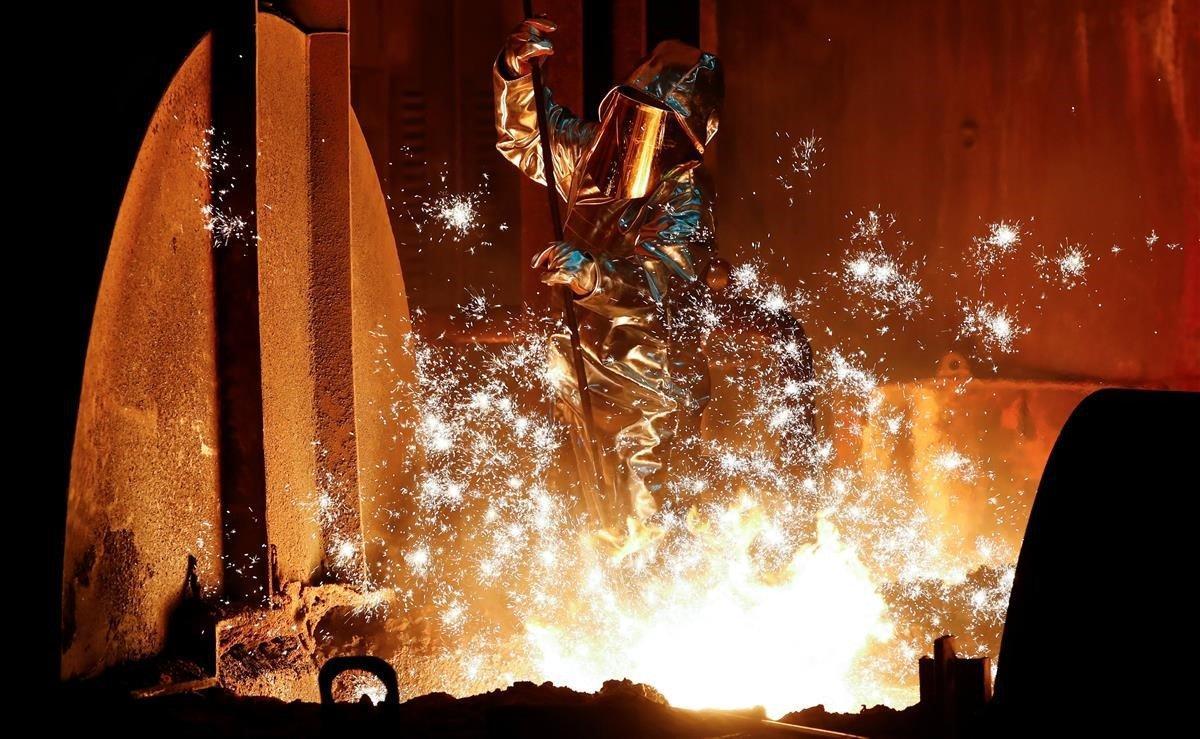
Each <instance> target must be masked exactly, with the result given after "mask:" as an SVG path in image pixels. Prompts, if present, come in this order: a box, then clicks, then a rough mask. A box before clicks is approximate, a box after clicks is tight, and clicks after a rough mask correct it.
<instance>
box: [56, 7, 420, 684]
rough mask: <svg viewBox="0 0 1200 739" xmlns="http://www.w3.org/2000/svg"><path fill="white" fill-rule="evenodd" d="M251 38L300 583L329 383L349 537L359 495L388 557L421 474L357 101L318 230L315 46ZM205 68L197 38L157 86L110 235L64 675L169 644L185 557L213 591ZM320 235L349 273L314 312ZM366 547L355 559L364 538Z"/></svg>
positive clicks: (283, 501)
mask: <svg viewBox="0 0 1200 739" xmlns="http://www.w3.org/2000/svg"><path fill="white" fill-rule="evenodd" d="M258 27H259V29H258V31H259V33H258V44H259V46H260V50H261V51H262V53H261V55H260V66H259V70H258V87H259V94H258V101H257V103H258V129H259V130H258V137H259V145H260V151H259V172H258V177H257V178H256V180H257V183H256V184H257V207H256V210H257V213H258V216H259V220H260V223H259V226H260V235H261V242H260V250H259V254H258V256H259V268H260V274H259V306H258V307H259V313H260V327H261V346H262V357H263V360H262V393H263V400H262V403H263V431H264V437H265V452H264V453H265V471H266V499H267V504H266V507H267V510H266V512H265V515H266V524H267V531H268V534H269V536H270V541H271V543H272V544H274V545H275V553H276V557H275V559H276V562H277V563H278V570H279V574H280V575H281V579H282V580H283V581H284V584H285V585H286V584H287V582H288V581H293V586H295V585H296V584H299V583H307V582H309V581H310V579H311V578H312V577H313V575H314V570H318V568H317V567H316V566H315V565H318V564H319V563H320V560H321V557H322V556H323V554H324V552H325V550H326V547H325V543H326V541H327V539H328V536H327V533H328V529H323V528H322V525H321V522H322V521H323V520H326V518H324V517H322V516H321V515H319V508H318V505H319V498H318V496H319V490H320V489H322V486H323V484H324V482H325V481H324V480H322V471H323V470H322V467H320V466H319V465H318V460H317V457H316V455H317V452H316V451H315V450H314V448H313V443H312V442H313V439H314V438H320V436H319V434H318V433H317V429H318V426H319V414H318V407H317V406H318V401H317V399H318V398H319V397H321V392H322V391H323V392H324V393H326V396H330V395H332V396H333V397H334V398H335V400H334V402H335V403H336V404H337V409H336V410H337V412H338V414H340V415H338V417H337V420H336V423H333V427H334V428H335V429H337V430H338V431H339V432H340V433H341V434H342V437H341V439H342V440H343V441H345V440H348V442H347V443H349V444H350V445H351V448H353V449H354V453H353V454H349V453H348V452H347V453H346V454H343V455H342V457H341V458H340V463H339V465H338V466H337V467H336V468H331V467H330V466H328V465H327V466H326V467H325V468H323V469H324V471H330V470H332V472H333V473H334V474H337V475H344V476H345V477H347V478H349V479H353V483H351V485H352V487H353V492H354V501H355V503H354V506H353V510H351V511H348V512H347V516H348V520H351V521H352V522H353V523H352V526H354V527H358V526H360V525H362V524H360V523H359V509H358V495H359V490H360V488H361V490H362V491H363V496H362V497H363V510H365V511H366V512H367V514H366V516H364V517H366V518H369V519H370V520H371V522H372V523H370V524H368V525H367V527H368V529H369V531H370V533H371V536H372V537H373V538H372V544H371V550H370V551H368V555H369V556H372V557H373V558H374V561H376V562H378V561H379V560H380V559H382V557H383V553H384V552H385V551H386V548H387V536H388V533H389V529H388V528H387V525H386V522H384V521H383V520H382V517H381V516H379V515H377V514H378V512H379V509H380V508H381V507H383V506H395V505H396V504H397V501H395V500H394V499H392V498H390V497H389V496H394V495H395V492H394V490H395V488H396V487H397V485H396V481H397V480H398V479H401V477H402V476H403V475H405V474H407V472H406V470H408V469H411V465H406V463H407V462H408V461H409V460H406V459H405V455H406V449H405V445H404V444H403V442H402V441H401V443H395V442H396V439H397V438H399V437H398V430H397V429H398V427H399V426H401V425H402V424H403V421H404V420H405V413H406V412H407V411H406V409H407V408H408V407H409V406H407V405H406V404H405V399H404V398H403V397H399V396H397V394H396V390H395V387H396V386H397V385H398V384H400V383H402V382H403V381H405V380H408V379H411V376H412V360H411V356H410V355H409V354H408V352H407V346H406V344H405V342H406V341H407V339H408V331H409V316H408V306H407V302H406V300H405V297H404V282H403V278H402V276H401V273H400V266H399V262H398V259H397V256H396V250H395V243H394V240H393V239H392V236H391V230H390V226H389V223H388V219H387V212H386V206H385V204H384V202H383V196H382V193H381V192H380V189H379V185H378V180H377V178H376V176H375V172H374V168H373V166H372V162H371V158H370V153H369V152H368V151H367V148H366V144H365V142H364V141H363V139H362V134H361V131H360V130H359V128H358V126H357V122H356V121H354V120H353V118H352V114H350V113H349V112H348V110H347V113H346V114H345V115H344V116H342V118H341V120H342V122H341V124H340V129H339V130H340V131H341V132H342V133H341V137H342V142H341V145H342V146H343V147H344V150H345V153H344V154H342V155H341V156H340V159H337V160H336V161H337V162H338V163H337V164H336V165H335V166H336V167H338V168H344V169H345V170H346V171H345V173H344V175H343V176H342V178H341V181H340V183H333V184H335V185H336V186H337V187H338V188H340V192H341V193H342V195H344V197H345V198H346V202H345V203H344V204H343V205H342V206H341V210H340V211H338V212H337V213H335V214H334V215H332V216H330V215H329V214H324V215H323V217H325V216H328V221H326V222H325V223H323V224H321V227H322V228H324V229H325V230H324V231H322V230H321V228H313V227H312V226H313V223H312V219H313V218H314V210H313V205H312V200H313V197H314V196H313V195H311V194H310V191H309V189H308V188H309V187H310V182H309V175H310V174H311V173H312V172H313V171H315V170H314V169H313V168H312V167H311V166H310V165H309V164H308V162H309V161H310V159H313V158H314V157H313V156H312V153H311V152H310V151H309V149H310V148H311V147H315V146H316V145H317V143H318V142H319V140H320V138H321V137H320V136H319V135H318V136H315V137H310V133H311V130H310V127H309V125H308V121H309V115H310V100H309V97H308V95H307V93H305V89H306V76H307V65H308V61H307V54H308V37H306V36H305V34H303V33H301V32H300V31H299V30H297V29H296V28H295V27H293V26H291V25H290V24H288V23H287V22H286V21H283V20H282V19H280V18H277V17H274V16H264V15H262V14H260V15H259V21H258ZM343 58H344V56H343ZM210 68H211V45H210V42H209V40H208V39H207V38H206V39H205V40H204V41H202V42H201V43H200V44H199V46H197V48H196V50H195V51H194V52H193V53H192V54H191V56H189V58H188V59H187V61H186V62H184V64H183V66H182V67H181V69H180V71H179V73H178V74H177V75H176V77H175V79H174V80H173V81H172V83H171V85H170V87H169V88H168V90H167V91H166V93H165V94H164V97H163V100H162V102H161V103H160V105H159V108H158V110H157V111H156V113H155V116H154V118H153V120H152V121H151V125H150V128H149V131H148V132H147V134H146V138H145V140H144V141H143V145H142V149H141V151H140V152H139V155H138V159H137V162H136V164H135V167H134V171H133V174H132V175H131V177H130V182H129V185H128V188H127V191H126V195H125V199H124V201H123V203H122V207H121V212H120V214H119V216H118V222H117V225H116V228H115V229H114V235H113V240H112V243H111V246H110V251H109V257H108V262H107V264H106V268H105V274H104V279H103V282H102V285H101V290H100V296H99V300H98V303H97V308H96V313H95V318H94V320H93V327H92V334H91V339H90V343H89V349H88V359H87V364H86V367H85V375H84V383H83V393H82V397H81V402H80V413H79V420H78V423H77V430H76V439H75V449H74V455H73V460H72V476H71V486H70V491H69V495H68V521H67V543H66V552H65V563H66V564H65V567H64V577H63V594H64V641H63V667H62V674H63V676H64V677H76V676H86V675H93V674H96V673H98V672H99V671H100V670H102V669H104V668H106V667H109V666H112V665H115V664H119V663H123V662H127V661H131V660H136V659H140V658H144V657H148V656H151V655H153V654H155V653H157V652H158V651H159V650H161V649H162V648H163V646H164V644H165V643H166V630H167V623H168V620H169V619H170V617H171V613H172V611H173V609H174V608H175V606H176V605H177V604H178V603H179V602H180V600H181V598H182V596H183V593H184V591H185V587H186V583H187V580H188V557H189V555H194V556H195V557H196V565H195V575H196V578H197V581H198V583H199V585H200V588H201V591H202V595H203V596H204V597H205V598H208V599H213V598H215V597H217V596H218V595H219V594H221V592H222V586H223V578H222V567H221V560H220V555H221V553H222V542H221V507H220V483H219V476H218V458H219V456H220V443H219V440H218V438H219V436H218V432H217V418H218V411H217V407H218V406H217V382H216V378H217V369H216V359H215V356H214V348H215V346H216V343H217V342H216V332H215V317H214V312H213V300H214V297H213V295H214V292H213V267H212V265H213V259H212V249H213V247H212V236H211V234H210V232H209V231H207V230H205V222H206V219H205V216H204V214H203V213H202V212H201V208H202V206H204V205H205V204H206V203H208V202H209V195H208V193H209V188H208V178H207V176H206V172H205V171H204V170H202V169H201V168H199V167H197V156H198V155H197V152H203V151H204V150H205V147H206V133H205V132H206V131H207V130H208V129H209V128H210V127H211V125H212V116H211V112H210V106H209V100H210V97H211V77H210V74H209V70H210ZM343 90H344V88H343ZM335 93H336V95H335V96H336V98H337V99H338V100H343V105H345V104H346V103H347V102H348V97H344V96H343V95H342V94H341V93H339V92H336V91H335ZM322 115H324V114H322ZM214 133H215V132H214ZM325 138H327V139H328V138H329V136H326V137H325ZM318 215H320V214H318ZM323 234H324V236H322V235H323ZM318 237H323V238H325V237H327V238H326V241H325V245H327V246H328V245H329V244H330V243H333V244H334V245H335V247H336V253H337V255H338V256H337V260H338V262H339V263H338V265H337V269H336V270H335V271H334V275H335V276H336V285H337V287H336V289H335V290H333V291H330V292H327V293H325V294H324V302H318V305H319V306H320V307H317V308H314V295H313V289H312V285H313V282H314V278H313V275H312V271H313V270H314V269H317V268H319V266H320V261H319V260H317V261H316V262H314V261H313V260H312V259H311V258H310V257H311V253H312V246H311V244H312V241H313V239H314V238H318ZM314 264H315V265H317V266H314ZM328 276H329V275H328V274H326V275H323V277H328ZM331 302H332V303H334V304H335V305H333V306H332V307H333V308H336V310H335V311H332V313H333V318H329V316H325V315H321V316H320V317H319V318H321V319H326V318H329V320H335V321H336V322H337V326H336V327H335V328H336V331H334V330H332V329H330V328H329V327H320V321H319V320H318V321H316V323H314V317H313V313H314V311H315V312H320V311H322V310H323V309H324V308H326V307H330V306H329V305H328V304H329V303H331ZM247 319H248V320H253V318H252V317H247ZM318 329H319V330H320V331H322V332H324V340H325V341H332V340H336V341H339V342H340V343H339V344H338V348H337V354H338V362H337V363H335V364H329V365H327V366H326V367H325V368H324V369H323V370H322V371H323V372H324V373H325V379H324V382H325V383H326V384H325V385H324V387H323V389H322V386H321V385H320V384H319V382H318V378H317V376H316V374H317V373H316V372H315V371H314V360H313V357H314V355H315V354H317V352H315V351H314V341H313V339H312V333H313V332H314V331H317V330H318ZM339 373H344V374H339ZM335 375H338V376H337V377H336V378H335V377H334V376H335ZM331 379H336V380H337V383H338V384H337V386H336V387H331V386H330V384H329V383H330V381H331ZM347 408H348V409H349V411H348V413H349V414H350V415H346V414H347V410H346V409H347ZM326 422H328V419H327V420H326ZM258 514H259V515H263V514H264V512H262V511H258ZM355 530H357V528H356V529H355ZM358 547H359V552H358V553H357V556H358V557H360V558H361V557H362V556H363V555H362V551H361V549H362V547H361V541H360V542H359V544H358ZM267 560H268V557H267V556H264V557H263V563H264V565H265V562H266V561H267ZM377 570H381V568H377ZM358 573H359V574H361V573H362V570H361V567H360V568H359V570H358ZM318 574H319V570H318ZM379 574H380V577H381V578H382V575H383V574H384V573H382V571H380V572H379ZM251 613H260V612H257V611H252V612H251Z"/></svg>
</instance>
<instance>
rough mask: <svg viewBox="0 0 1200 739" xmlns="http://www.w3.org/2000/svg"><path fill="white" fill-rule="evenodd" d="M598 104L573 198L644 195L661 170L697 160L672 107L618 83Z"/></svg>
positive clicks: (588, 199)
mask: <svg viewBox="0 0 1200 739" xmlns="http://www.w3.org/2000/svg"><path fill="white" fill-rule="evenodd" d="M601 110H602V117H601V119H600V130H599V132H598V134H597V136H596V139H595V141H594V142H593V144H592V147H591V149H590V150H589V151H588V152H587V155H586V157H585V159H584V165H583V169H582V171H581V172H580V176H579V177H577V178H576V180H575V182H576V191H575V193H574V196H573V198H572V200H573V201H574V202H575V203H579V204H584V205H587V204H594V203H605V202H609V201H612V200H631V199H635V198H643V197H646V196H647V195H649V194H650V193H651V192H652V191H653V190H654V188H655V187H656V186H657V185H658V183H659V181H660V180H661V179H662V177H663V174H664V173H666V172H668V171H670V170H672V169H674V168H675V167H678V166H680V165H684V164H689V163H690V164H692V165H693V166H694V165H695V164H699V163H700V151H699V150H698V149H697V147H696V145H695V143H694V142H693V141H692V140H691V138H690V137H689V136H688V135H687V133H686V128H685V127H684V126H683V125H681V124H680V123H679V121H678V120H677V118H676V114H675V112H674V111H673V110H671V109H670V108H668V107H667V106H666V105H664V104H663V103H662V102H660V101H659V100H657V99H655V98H654V97H652V96H650V95H648V94H646V93H644V92H642V91H640V90H637V89H635V88H633V87H628V86H621V87H617V88H615V89H613V90H612V92H610V93H609V94H608V96H607V97H606V98H605V100H604V103H603V104H602V105H601Z"/></svg>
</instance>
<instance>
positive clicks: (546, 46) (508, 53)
mask: <svg viewBox="0 0 1200 739" xmlns="http://www.w3.org/2000/svg"><path fill="white" fill-rule="evenodd" d="M557 29H558V26H557V25H556V24H555V23H554V21H552V20H550V19H549V18H528V19H526V20H523V21H521V22H520V23H518V24H517V27H516V28H514V29H513V30H512V33H510V34H508V40H507V41H505V42H504V51H503V52H501V53H502V55H503V58H504V66H506V67H508V71H509V72H511V73H512V75H513V76H514V77H524V76H525V75H527V74H529V72H530V70H531V67H530V60H531V59H537V58H539V57H547V56H550V55H551V54H553V53H554V45H553V44H551V43H550V39H548V38H546V36H545V34H548V33H554V31H556V30H557Z"/></svg>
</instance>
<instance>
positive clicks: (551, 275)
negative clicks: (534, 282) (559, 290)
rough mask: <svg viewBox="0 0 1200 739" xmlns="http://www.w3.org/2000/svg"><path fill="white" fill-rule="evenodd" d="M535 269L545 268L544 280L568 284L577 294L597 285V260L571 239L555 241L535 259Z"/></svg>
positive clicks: (585, 292)
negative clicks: (575, 244)
mask: <svg viewBox="0 0 1200 739" xmlns="http://www.w3.org/2000/svg"><path fill="white" fill-rule="evenodd" d="M530 266H532V267H533V268H534V269H539V268H540V269H544V270H546V273H545V274H543V275H542V282H544V283H546V284H547V285H566V286H567V287H569V288H571V291H572V292H574V293H575V294H576V295H587V294H588V293H590V292H592V290H594V289H595V287H596V262H595V260H593V259H592V257H591V255H589V254H588V253H587V252H582V251H579V250H578V249H576V248H575V247H574V246H572V245H571V242H569V241H554V242H551V243H550V246H548V247H546V248H545V249H544V250H543V251H542V253H541V254H538V255H537V256H536V257H534V259H533V264H531V265H530Z"/></svg>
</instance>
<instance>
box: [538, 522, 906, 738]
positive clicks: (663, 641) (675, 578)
mask: <svg viewBox="0 0 1200 739" xmlns="http://www.w3.org/2000/svg"><path fill="white" fill-rule="evenodd" d="M691 518H692V519H693V520H691V521H690V522H689V524H688V526H687V528H688V529H689V530H690V533H691V536H690V537H689V538H690V541H689V542H687V543H686V544H685V545H683V546H679V547H671V548H670V550H669V551H667V552H665V553H664V552H662V551H659V552H649V551H647V549H643V550H641V551H639V552H638V554H646V555H649V556H650V558H651V559H652V560H653V561H652V562H649V563H646V562H639V563H633V564H630V563H631V558H630V556H629V555H626V556H625V558H624V559H623V563H625V564H626V565H627V566H628V567H630V568H631V569H635V570H636V569H639V568H640V567H639V566H642V567H644V569H643V571H641V572H639V573H638V575H637V576H638V578H639V581H638V583H637V586H636V589H637V591H638V592H637V593H636V594H634V595H632V596H631V595H630V594H629V593H626V592H624V591H623V589H622V586H621V581H620V580H617V579H616V578H615V577H613V575H614V574H620V573H613V572H611V571H604V570H601V571H600V572H596V571H593V576H592V577H591V578H590V579H589V581H588V582H587V583H585V585H584V588H585V589H587V591H588V592H586V597H584V598H583V599H581V603H580V604H579V605H578V606H577V608H576V609H574V610H572V611H571V612H570V613H569V616H568V617H567V618H565V619H564V618H563V617H562V614H559V613H554V614H553V615H554V618H552V619H544V620H541V621H539V622H536V623H530V624H527V633H528V638H529V640H530V642H531V643H532V644H533V646H534V647H535V648H536V653H537V655H538V656H537V658H536V659H537V667H538V672H539V674H540V675H542V676H543V677H544V678H545V679H548V680H551V681H552V682H555V683H556V684H560V685H564V684H565V685H571V686H573V687H576V688H580V689H585V690H595V689H597V688H599V687H600V686H601V684H602V683H603V682H604V681H605V680H607V679H611V678H613V677H614V676H616V677H628V678H630V679H631V680H634V681H636V682H642V683H646V684H648V685H653V686H654V687H655V688H657V689H658V690H659V691H660V692H662V693H663V695H665V696H666V697H667V699H668V700H669V701H671V703H672V705H678V706H683V707H691V708H745V707H751V706H756V705H761V706H764V707H765V708H766V710H767V712H768V713H769V714H770V715H773V716H779V715H782V714H783V713H786V712H787V711H788V710H790V709H793V708H795V706H796V705H797V701H798V700H803V701H810V702H824V703H825V704H826V705H827V706H828V707H830V708H832V709H835V710H840V709H851V708H854V707H856V706H857V705H858V704H857V703H856V695H855V691H854V687H853V685H852V683H851V680H850V678H851V675H850V673H851V671H852V668H853V665H854V662H855V660H856V659H857V658H858V657H859V656H860V655H861V654H862V653H863V650H864V649H865V648H866V647H867V646H868V645H870V644H871V643H872V642H874V641H886V640H887V639H889V638H890V636H891V632H892V626H891V624H890V623H888V621H887V618H886V605H885V603H884V600H883V598H882V597H881V596H880V594H879V592H878V590H877V588H876V586H875V584H874V583H873V582H872V578H871V576H870V573H869V572H868V571H867V569H866V567H865V566H864V565H863V563H862V562H861V561H860V560H859V558H858V555H857V554H856V552H855V550H854V548H853V547H851V546H849V545H847V544H846V543H845V542H844V541H843V540H842V538H841V536H840V535H839V533H838V530H837V528H836V527H835V526H834V525H833V524H832V523H830V522H829V521H827V520H825V519H824V518H821V519H820V520H819V521H818V523H817V532H816V540H815V541H813V542H812V543H810V544H808V545H806V546H803V547H801V548H800V549H798V550H797V551H796V552H795V554H794V556H792V557H791V558H790V560H789V561H787V563H786V564H785V565H784V566H783V567H782V568H781V569H779V570H778V571H774V572H771V571H764V568H763V565H762V562H761V561H759V560H758V559H757V558H756V557H755V555H754V550H755V548H756V547H761V546H764V545H765V546H768V547H769V546H772V545H773V544H776V543H778V532H777V530H775V529H774V528H773V527H772V525H771V522H770V521H769V519H768V518H767V516H766V515H765V514H764V513H763V511H762V510H761V509H760V508H758V507H757V506H756V505H754V504H753V503H752V502H750V501H748V500H746V499H743V500H742V502H741V503H740V504H739V505H738V506H736V507H734V508H731V509H729V510H726V511H723V512H721V513H720V514H719V515H718V516H717V517H716V520H709V521H706V522H704V523H703V524H698V523H696V520H695V519H696V517H695V516H693V517H691ZM642 543H643V544H644V545H645V547H647V548H648V549H653V548H654V547H655V544H654V542H653V541H650V539H649V536H647V537H646V538H645V539H643V542H642ZM627 548H628V547H627ZM605 564H610V563H605ZM697 570H699V571H697ZM797 696H804V698H803V699H799V698H798V697H797Z"/></svg>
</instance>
